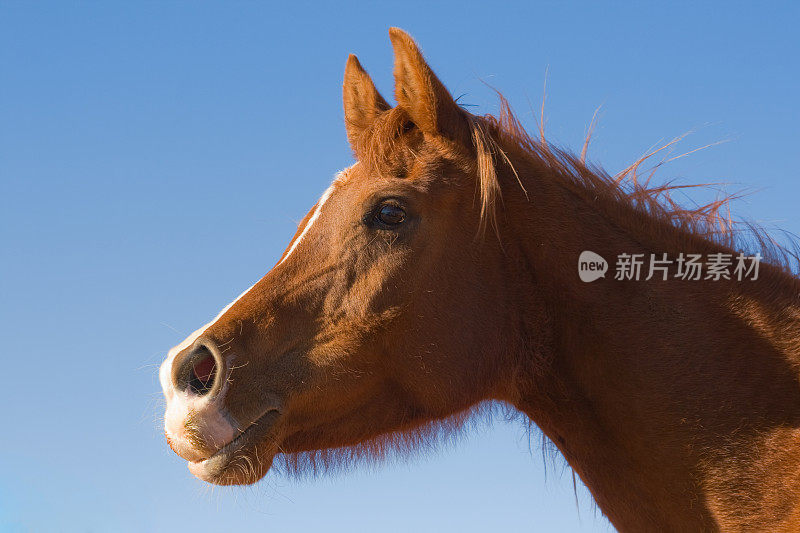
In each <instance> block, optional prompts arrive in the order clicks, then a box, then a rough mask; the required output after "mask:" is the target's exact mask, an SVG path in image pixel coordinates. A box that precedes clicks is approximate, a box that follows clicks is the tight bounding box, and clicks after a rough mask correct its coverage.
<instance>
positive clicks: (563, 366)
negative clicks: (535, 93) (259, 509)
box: [160, 29, 800, 532]
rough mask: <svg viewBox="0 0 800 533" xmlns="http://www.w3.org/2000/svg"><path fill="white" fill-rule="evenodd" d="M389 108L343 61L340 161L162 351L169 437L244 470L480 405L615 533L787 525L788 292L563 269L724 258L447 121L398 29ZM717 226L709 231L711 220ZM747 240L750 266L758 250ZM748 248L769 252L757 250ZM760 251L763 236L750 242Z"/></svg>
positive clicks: (355, 455) (664, 196) (768, 266)
mask: <svg viewBox="0 0 800 533" xmlns="http://www.w3.org/2000/svg"><path fill="white" fill-rule="evenodd" d="M389 33H390V37H391V41H392V45H393V47H394V58H395V66H394V76H395V98H396V100H397V105H396V106H395V107H391V106H390V105H389V104H388V103H387V102H386V100H384V99H383V97H381V95H380V94H379V93H378V91H377V90H376V89H375V86H374V84H373V83H372V81H371V79H370V78H369V76H368V75H367V73H366V72H365V71H364V70H363V69H362V67H361V65H360V64H359V62H358V60H357V59H356V58H355V56H350V58H349V59H348V61H347V66H346V68H345V75H344V117H345V125H346V129H347V137H348V140H349V142H350V145H351V146H352V149H353V152H354V154H355V157H356V163H355V164H354V165H353V166H351V167H349V168H347V169H345V170H343V171H341V172H340V173H339V174H338V175H337V176H336V179H335V180H334V181H333V183H332V184H331V186H330V187H329V188H328V190H327V191H325V193H324V194H323V195H322V197H321V198H320V200H319V201H318V202H317V203H316V205H315V206H314V207H313V208H312V209H311V211H310V212H309V213H308V215H307V216H306V217H305V218H304V219H303V221H302V222H301V223H300V226H299V228H298V230H297V233H296V234H295V236H294V238H293V239H292V241H291V243H290V244H289V246H288V248H287V250H286V251H285V252H284V253H283V256H282V257H281V259H280V261H279V262H278V263H277V264H276V265H275V266H274V267H273V268H272V270H271V271H270V272H269V273H268V274H267V275H266V276H264V278H263V279H261V280H260V281H258V282H257V283H256V284H255V285H253V286H252V287H250V288H249V289H247V290H246V291H245V292H244V293H243V294H242V295H241V296H239V298H237V299H236V300H235V301H234V302H233V303H231V304H230V305H228V306H227V307H226V308H225V309H224V310H223V311H222V312H221V313H220V314H219V315H218V316H217V317H216V318H215V319H214V320H212V321H211V322H209V323H208V324H206V325H205V326H203V327H202V328H200V329H198V330H197V331H196V332H195V333H193V334H192V335H190V336H189V338H187V339H186V340H184V341H183V342H182V343H181V344H180V345H178V346H176V347H175V348H173V349H172V350H170V352H169V354H168V356H167V358H166V360H165V361H164V363H163V365H162V366H161V370H160V379H161V384H162V386H163V389H164V393H165V395H166V398H167V410H166V418H165V428H166V435H167V440H168V442H169V444H170V446H171V447H172V449H173V450H174V451H175V452H176V453H178V455H180V456H181V457H183V458H184V459H185V460H187V461H188V463H189V469H190V470H191V472H192V473H193V474H194V475H195V476H197V477H198V478H200V479H202V480H205V481H208V482H211V483H216V484H220V485H229V484H249V483H254V482H256V481H257V480H259V479H260V478H262V477H263V476H264V475H265V474H266V473H267V471H268V470H269V469H270V467H271V465H272V463H273V460H274V459H275V457H276V456H279V455H280V456H281V457H282V458H283V459H285V460H286V461H287V464H288V465H289V466H293V467H294V468H297V469H303V468H310V467H315V466H317V465H321V466H323V467H324V466H327V465H337V464H341V462H342V461H349V460H353V459H359V458H376V457H378V458H379V457H381V456H383V455H385V454H386V453H394V452H397V451H398V450H399V451H400V452H403V451H407V450H410V449H413V448H414V447H416V446H417V445H420V444H424V443H426V442H427V439H431V438H435V437H436V436H437V435H438V434H440V433H441V432H442V431H448V430H452V429H454V428H457V427H458V426H459V424H460V423H461V422H463V421H464V420H466V419H468V418H469V416H470V415H471V414H472V413H473V412H474V410H475V409H476V408H477V407H478V406H480V405H487V402H489V404H492V402H494V403H497V404H501V405H506V406H509V408H512V409H514V410H516V411H518V412H521V413H524V415H526V416H527V417H528V418H529V419H530V420H531V421H532V422H533V423H535V424H536V425H537V426H538V427H539V428H541V430H542V431H543V432H544V434H545V435H546V436H547V437H548V438H549V439H550V440H552V442H553V443H554V444H555V445H556V446H557V447H558V449H559V450H560V452H561V453H562V454H563V456H564V457H565V458H566V460H567V461H568V463H569V465H570V466H571V467H572V468H573V469H574V471H575V472H576V473H577V474H578V475H579V476H580V477H581V479H582V480H583V482H584V483H585V484H586V486H587V487H588V488H589V490H590V491H591V493H592V495H593V496H594V498H595V499H596V502H597V504H598V505H599V506H600V508H601V509H602V511H603V513H604V514H605V515H606V516H607V517H608V518H609V520H610V521H611V522H612V523H613V524H614V526H615V527H617V528H618V529H620V530H624V531H636V532H640V531H700V530H725V531H743V530H768V531H779V530H780V531H787V530H794V531H797V530H800V431H799V430H798V428H799V427H800V384H799V383H798V375H800V343H798V339H800V320H799V319H800V302H799V301H798V295H800V283H798V279H797V278H796V277H794V276H793V275H792V274H791V271H790V269H789V268H788V267H786V266H785V264H784V263H783V262H782V260H781V257H780V254H775V253H773V254H771V255H770V256H768V258H769V259H770V260H769V261H768V262H765V263H763V264H762V265H761V268H760V272H759V274H758V276H757V279H744V280H741V279H736V278H735V277H733V276H731V277H729V279H726V278H725V277H723V278H721V279H719V280H706V279H700V280H691V279H683V278H680V277H678V276H677V273H676V270H675V269H676V265H674V264H673V265H671V266H670V267H669V271H668V274H669V275H668V276H665V277H666V278H667V279H662V277H661V276H656V277H655V278H654V279H651V280H649V281H645V280H638V281H637V280H635V279H614V277H613V276H611V275H607V276H606V277H605V278H601V279H598V280H596V281H594V282H592V283H586V282H584V281H582V280H581V279H580V278H579V275H578V272H577V268H576V267H577V264H578V257H579V255H580V254H581V253H582V252H583V251H586V250H590V251H593V252H595V253H596V254H598V255H600V256H601V257H603V258H606V259H611V260H612V261H613V258H614V257H617V256H619V255H620V254H623V253H626V254H643V255H644V256H645V257H648V256H649V255H650V254H651V253H652V254H656V255H658V256H659V257H660V256H661V254H664V253H666V254H669V256H670V257H678V256H679V255H680V254H683V253H686V254H689V253H695V254H703V255H707V254H716V253H723V254H735V253H737V251H738V250H739V249H740V247H741V246H742V244H741V242H740V241H739V240H737V239H736V238H734V236H733V232H732V231H720V230H719V228H718V227H717V226H716V224H717V223H720V222H722V223H723V226H724V219H723V218H722V217H718V216H716V211H717V209H716V208H718V207H719V204H714V205H712V206H711V207H709V208H707V209H700V210H694V211H687V210H682V209H680V208H678V207H677V206H676V205H675V204H674V203H672V201H671V200H669V198H668V192H669V190H668V188H667V187H660V188H647V186H646V185H644V184H642V183H641V182H640V181H637V180H636V179H633V180H624V179H622V178H623V177H625V175H628V177H630V175H635V166H636V165H635V166H634V167H632V168H631V169H628V171H626V172H624V173H623V175H622V176H618V177H611V176H608V175H607V174H605V173H604V172H603V171H602V170H599V169H595V168H590V167H588V166H587V165H585V164H584V163H583V158H582V157H575V156H572V155H570V154H568V153H566V152H562V151H559V150H557V149H555V148H553V147H550V146H548V145H547V143H545V142H544V140H543V139H533V138H531V137H529V136H528V135H527V134H526V133H525V132H524V131H523V130H522V128H521V127H520V125H519V123H518V122H517V121H516V120H515V119H514V117H513V115H511V114H510V112H509V111H508V109H507V107H505V106H504V108H503V109H504V110H503V113H502V114H501V116H500V118H494V117H491V116H484V117H478V116H474V115H472V114H470V113H468V112H466V111H465V110H463V109H462V108H460V107H459V106H458V105H457V104H456V102H455V101H454V99H453V98H452V96H451V95H450V94H449V93H448V91H447V89H446V88H445V86H444V85H443V84H442V83H441V82H440V81H439V79H438V78H437V77H436V76H435V75H434V73H433V71H432V70H431V68H430V67H429V66H428V64H427V63H426V62H425V60H424V59H423V57H422V55H421V54H420V52H419V49H418V48H417V46H416V44H415V43H414V41H413V40H412V39H411V38H410V37H409V36H408V35H407V34H406V33H404V32H403V31H401V30H398V29H392V30H390V32H389ZM723 229H725V228H723ZM761 242H762V244H761V246H760V247H759V252H760V253H762V254H764V255H767V252H768V251H769V249H770V246H768V241H765V240H764V239H762V241H761ZM764 242H766V243H767V244H764ZM756 244H758V243H756Z"/></svg>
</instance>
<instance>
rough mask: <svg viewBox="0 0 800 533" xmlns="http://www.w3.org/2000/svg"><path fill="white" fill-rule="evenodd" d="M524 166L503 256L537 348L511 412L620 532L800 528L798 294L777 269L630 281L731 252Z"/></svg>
mask: <svg viewBox="0 0 800 533" xmlns="http://www.w3.org/2000/svg"><path fill="white" fill-rule="evenodd" d="M512 162H513V163H514V165H515V167H516V169H517V172H518V174H519V175H520V177H521V179H522V184H523V185H524V186H525V189H526V190H527V195H526V194H524V193H523V192H522V190H521V189H520V188H519V186H518V185H516V187H514V186H509V187H508V188H507V190H504V191H503V205H504V214H503V217H504V223H503V236H504V239H505V241H504V246H505V248H506V250H507V255H508V257H509V264H513V265H514V266H513V267H511V268H512V269H516V272H515V275H514V276H513V279H514V283H516V284H518V285H519V286H518V287H516V290H514V291H512V292H513V293H515V294H519V295H520V296H519V300H518V301H517V302H514V305H517V306H518V307H519V311H520V313H521V314H522V316H523V320H522V324H523V325H522V326H521V328H523V329H524V330H525V331H521V332H520V336H521V337H522V338H527V339H532V341H531V342H530V343H528V346H527V348H526V350H523V353H521V354H520V363H519V365H520V369H518V370H517V371H516V372H515V376H517V377H516V378H515V387H516V388H515V389H514V391H515V397H514V398H512V400H511V401H512V403H514V404H515V405H516V406H517V407H518V408H519V409H520V410H522V411H523V412H525V413H526V414H528V415H529V416H530V417H531V419H532V420H533V421H534V422H536V423H537V425H538V426H539V427H540V428H541V429H542V430H543V431H544V433H545V434H546V435H547V436H548V437H549V438H550V439H551V440H552V441H553V442H554V443H555V444H556V446H558V448H559V449H560V451H561V452H562V453H563V455H564V457H565V458H566V459H567V461H568V462H569V463H570V465H571V466H572V467H573V469H574V470H575V471H576V472H577V473H578V474H579V475H580V476H581V478H582V480H583V481H584V482H585V484H586V485H587V486H588V487H589V489H590V490H591V492H592V494H593V496H594V497H595V500H596V501H597V503H598V505H599V506H600V507H601V509H602V510H603V512H604V513H605V514H606V515H607V516H608V517H609V519H610V520H611V521H612V523H614V524H615V525H616V526H617V527H618V528H620V529H623V530H633V531H645V530H654V529H658V528H663V527H667V529H669V530H700V529H702V530H706V529H715V528H718V527H722V528H723V529H725V528H727V527H729V526H736V528H738V527H741V526H742V525H743V524H744V525H746V524H747V523H748V522H746V521H747V520H751V519H752V517H754V516H759V517H760V518H758V521H757V522H754V523H753V524H755V525H757V526H758V527H764V526H765V524H775V525H776V526H782V525H786V524H788V523H789V521H791V520H793V519H794V518H796V516H795V514H796V510H795V505H796V503H797V501H798V500H797V498H796V497H795V498H793V499H791V500H790V501H789V500H787V498H789V495H791V494H793V495H795V496H797V495H798V492H797V491H798V490H800V487H798V484H797V479H796V476H795V473H796V472H797V471H798V470H800V445H798V443H800V437H799V436H798V433H797V432H796V430H795V428H798V427H800V387H798V375H800V370H798V367H800V353H799V350H798V344H797V339H800V326H798V324H800V321H799V320H798V317H800V307H799V306H798V297H797V295H798V294H800V288H799V287H800V286H799V285H798V282H797V280H796V279H794V278H792V277H790V276H788V275H786V274H785V273H783V272H781V271H780V270H779V269H777V268H775V267H771V266H770V265H765V264H762V265H761V269H760V275H759V280H758V281H752V280H749V281H747V280H745V281H731V282H725V281H714V282H712V281H675V280H673V281H638V282H637V281H628V282H623V281H616V280H614V279H613V269H614V263H615V260H616V257H617V255H618V254H619V253H622V252H625V253H630V254H634V253H642V254H646V255H645V257H649V254H650V253H656V254H661V253H665V252H666V253H668V255H669V257H671V258H674V257H677V254H678V253H680V252H681V251H683V252H698V251H701V252H705V251H709V252H711V251H718V250H719V249H720V248H721V247H720V246H718V245H715V244H713V243H711V242H708V241H705V240H702V239H700V238H696V237H694V236H691V235H688V234H686V233H685V232H683V231H680V230H678V229H676V228H673V227H671V226H669V225H667V224H662V223H658V222H657V221H646V220H645V221H643V220H642V215H641V213H639V214H637V213H634V212H633V210H631V209H628V211H626V208H625V206H616V207H614V206H612V208H611V209H612V210H614V209H616V211H614V212H613V213H612V212H610V211H609V209H608V207H607V206H606V207H603V206H602V205H599V204H598V203H597V202H595V201H593V200H592V198H593V194H584V193H583V192H581V191H576V190H575V186H574V183H573V184H571V185H569V186H567V185H564V183H563V182H562V181H560V180H559V178H558V177H554V176H547V175H543V174H542V172H541V169H540V168H536V167H535V166H530V165H527V166H526V161H524V160H517V161H512ZM504 182H505V183H512V184H516V177H515V176H510V177H509V176H505V177H504ZM654 228H655V229H656V230H657V231H654ZM683 247H691V248H693V249H688V250H686V249H682V248H683ZM583 250H591V251H594V252H596V253H598V254H599V255H601V256H603V257H604V258H606V260H608V262H609V268H610V272H609V274H607V275H606V278H605V279H600V280H597V281H595V282H593V283H583V282H581V281H580V279H579V277H578V272H577V262H578V256H579V254H580V253H581V251H583ZM787 488H790V489H791V491H787ZM787 494H788V495H787Z"/></svg>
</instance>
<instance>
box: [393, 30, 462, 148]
mask: <svg viewBox="0 0 800 533" xmlns="http://www.w3.org/2000/svg"><path fill="white" fill-rule="evenodd" d="M389 38H390V39H391V41H392V47H393V48H394V94H395V99H396V100H397V103H398V104H399V105H400V107H402V108H403V109H405V110H406V111H407V112H408V114H409V115H410V117H411V120H412V121H413V122H414V123H415V124H416V125H417V126H418V127H419V128H420V129H421V130H422V131H423V132H425V133H431V134H438V135H443V136H445V137H449V138H451V139H452V140H460V141H466V142H469V138H470V137H469V127H468V122H467V115H466V112H465V111H463V110H462V109H461V108H460V107H458V104H456V102H455V100H453V97H452V96H450V92H449V91H448V90H447V88H446V87H445V86H444V84H442V82H441V81H439V78H437V77H436V74H434V73H433V70H431V67H430V66H428V63H426V62H425V59H424V58H423V57H422V53H421V52H420V51H419V47H417V45H416V43H415V42H414V40H413V39H412V38H411V36H409V35H408V34H407V33H406V32H404V31H403V30H401V29H400V28H391V29H389Z"/></svg>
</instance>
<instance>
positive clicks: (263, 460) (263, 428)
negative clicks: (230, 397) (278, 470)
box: [188, 410, 279, 485]
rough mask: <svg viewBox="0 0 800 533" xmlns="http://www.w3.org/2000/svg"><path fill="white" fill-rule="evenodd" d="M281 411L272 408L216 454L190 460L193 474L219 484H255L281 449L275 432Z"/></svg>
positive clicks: (202, 479) (190, 468)
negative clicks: (206, 457)
mask: <svg viewBox="0 0 800 533" xmlns="http://www.w3.org/2000/svg"><path fill="white" fill-rule="evenodd" d="M278 417H279V413H278V411H274V410H273V411H269V412H267V413H266V414H265V415H263V416H262V417H261V418H259V419H258V420H257V421H256V422H255V423H253V424H252V425H251V426H250V427H248V428H247V429H246V430H245V431H243V432H242V433H241V434H239V436H237V437H236V438H235V439H233V440H232V441H231V442H230V443H228V444H226V445H225V446H223V447H222V448H221V449H220V450H219V451H217V452H216V453H215V454H214V455H212V456H211V457H209V458H208V459H205V460H203V461H197V462H192V461H189V463H188V466H189V471H190V472H191V473H192V475H193V476H195V477H196V478H198V479H200V480H201V481H206V482H208V483H213V484H215V485H251V484H253V483H255V482H256V481H258V480H260V479H261V478H263V477H264V476H265V475H267V472H269V469H270V467H271V466H272V461H273V460H274V458H275V455H276V454H277V453H278V451H279V448H278V445H277V444H276V443H277V439H276V437H277V435H275V434H274V431H273V430H274V427H275V422H276V420H277V419H278Z"/></svg>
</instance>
